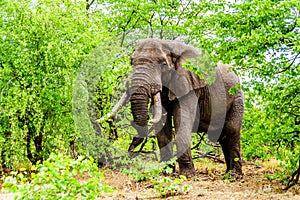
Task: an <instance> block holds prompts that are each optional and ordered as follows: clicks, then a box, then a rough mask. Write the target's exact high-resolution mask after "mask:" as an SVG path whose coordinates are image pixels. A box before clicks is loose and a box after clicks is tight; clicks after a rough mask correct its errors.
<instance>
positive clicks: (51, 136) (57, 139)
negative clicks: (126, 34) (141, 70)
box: [0, 0, 105, 167]
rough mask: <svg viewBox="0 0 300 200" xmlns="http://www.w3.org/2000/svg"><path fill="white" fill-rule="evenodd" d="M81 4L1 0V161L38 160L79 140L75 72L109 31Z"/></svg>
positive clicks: (5, 163) (11, 164)
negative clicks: (74, 103) (74, 108)
mask: <svg viewBox="0 0 300 200" xmlns="http://www.w3.org/2000/svg"><path fill="white" fill-rule="evenodd" d="M82 8H83V7H82V4H81V3H76V4H74V3H73V1H64V3H61V1H30V0H27V1H21V2H19V1H1V3H0V10H1V11H0V26H1V30H0V77H1V78H0V79H1V80H0V99H1V100H0V111H1V112H0V121H1V124H2V125H1V128H0V161H1V166H2V167H14V166H17V165H18V164H19V163H22V164H25V163H28V161H30V162H31V163H37V162H38V161H40V160H43V159H46V158H47V157H48V156H49V154H50V152H53V151H56V150H58V149H63V150H65V149H68V147H69V145H70V143H71V142H74V141H75V139H76V132H75V131H76V130H75V127H74V121H73V116H72V104H71V102H72V95H73V94H72V83H73V78H74V75H75V73H76V70H77V69H78V68H79V66H80V63H81V62H82V60H83V59H84V58H85V57H86V54H87V53H89V51H90V50H91V49H93V48H94V47H95V46H96V45H99V43H100V42H101V40H102V38H104V37H105V34H104V33H103V32H101V30H102V29H101V27H100V26H99V25H97V24H96V23H95V21H96V18H95V19H91V18H89V17H88V16H87V13H86V10H85V9H82ZM99 14H100V13H99Z"/></svg>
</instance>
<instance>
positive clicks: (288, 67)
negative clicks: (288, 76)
mask: <svg viewBox="0 0 300 200" xmlns="http://www.w3.org/2000/svg"><path fill="white" fill-rule="evenodd" d="M299 55H300V53H298V54H296V55H295V57H294V59H293V61H292V62H291V63H290V64H289V65H288V66H287V67H286V68H284V69H283V70H281V71H279V72H278V73H283V72H285V71H287V70H288V69H290V68H291V66H292V65H293V64H294V63H295V61H296V59H297V58H298V56H299Z"/></svg>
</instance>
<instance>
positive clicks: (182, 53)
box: [163, 40, 200, 70]
mask: <svg viewBox="0 0 300 200" xmlns="http://www.w3.org/2000/svg"><path fill="white" fill-rule="evenodd" d="M163 46H164V47H166V48H167V50H168V52H169V53H168V65H169V66H173V67H174V68H173V69H176V70H177V69H179V68H182V64H183V63H184V62H185V61H186V60H187V59H190V58H194V59H197V58H198V56H199V55H200V51H199V50H198V49H196V48H194V47H192V46H189V45H186V44H184V43H182V42H180V41H174V40H172V41H170V40H166V41H164V42H163Z"/></svg>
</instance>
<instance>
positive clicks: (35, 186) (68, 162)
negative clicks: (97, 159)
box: [4, 154, 112, 200]
mask: <svg viewBox="0 0 300 200" xmlns="http://www.w3.org/2000/svg"><path fill="white" fill-rule="evenodd" d="M26 175H27V172H26V171H23V172H21V173H15V172H11V176H8V177H6V178H5V183H4V186H5V187H7V188H8V189H9V190H10V191H11V192H18V193H19V194H18V197H17V198H18V199H24V200H25V199H78V198H80V199H95V198H96V197H97V196H99V195H101V193H103V192H106V193H108V192H111V191H112V188H111V187H109V186H106V185H105V184H103V183H102V182H103V180H104V175H103V174H102V173H100V172H99V171H98V167H97V165H96V164H95V163H94V162H93V160H89V159H86V158H84V157H79V158H78V159H77V160H74V159H70V158H68V157H66V156H63V155H61V154H59V155H53V154H51V155H50V157H49V159H47V160H46V161H44V162H43V164H37V165H34V166H32V167H31V173H30V175H29V176H31V177H30V178H27V177H26Z"/></svg>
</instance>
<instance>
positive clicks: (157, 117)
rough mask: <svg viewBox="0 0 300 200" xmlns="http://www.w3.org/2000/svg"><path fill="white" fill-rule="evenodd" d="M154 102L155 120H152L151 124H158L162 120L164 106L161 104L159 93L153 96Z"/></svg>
mask: <svg viewBox="0 0 300 200" xmlns="http://www.w3.org/2000/svg"><path fill="white" fill-rule="evenodd" d="M153 100H154V107H153V109H154V111H153V118H152V120H150V124H156V123H158V122H159V121H160V120H161V115H162V104H161V98H160V93H157V94H156V95H154V96H153Z"/></svg>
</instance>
